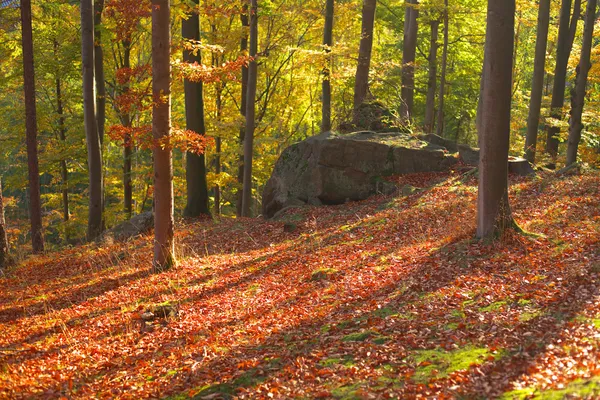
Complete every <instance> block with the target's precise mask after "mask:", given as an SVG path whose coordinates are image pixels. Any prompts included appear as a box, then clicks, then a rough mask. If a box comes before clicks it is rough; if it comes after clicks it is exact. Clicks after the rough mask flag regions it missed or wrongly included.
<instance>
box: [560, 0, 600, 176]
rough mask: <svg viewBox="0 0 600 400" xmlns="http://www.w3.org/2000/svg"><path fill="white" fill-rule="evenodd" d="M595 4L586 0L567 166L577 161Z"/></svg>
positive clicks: (572, 106)
mask: <svg viewBox="0 0 600 400" xmlns="http://www.w3.org/2000/svg"><path fill="white" fill-rule="evenodd" d="M596 6H597V0H588V3H587V9H586V15H585V28H584V31H583V45H582V47H581V57H580V59H579V66H578V67H577V70H578V74H577V79H576V83H575V88H574V91H573V96H572V102H571V123H570V127H569V142H568V146H567V166H569V165H571V164H574V163H575V162H577V148H578V147H579V141H580V140H581V131H582V130H583V123H582V122H581V115H582V114H583V105H584V103H585V89H586V86H587V78H588V73H589V71H590V68H591V67H592V64H591V62H590V55H591V51H592V40H593V37H594V24H595V22H596Z"/></svg>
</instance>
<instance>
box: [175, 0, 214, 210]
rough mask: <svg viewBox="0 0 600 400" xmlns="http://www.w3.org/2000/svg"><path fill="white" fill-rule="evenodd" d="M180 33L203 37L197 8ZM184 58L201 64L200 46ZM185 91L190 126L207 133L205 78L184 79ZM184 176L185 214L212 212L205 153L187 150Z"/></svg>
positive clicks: (188, 37)
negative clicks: (203, 79) (196, 79)
mask: <svg viewBox="0 0 600 400" xmlns="http://www.w3.org/2000/svg"><path fill="white" fill-rule="evenodd" d="M194 4H196V5H197V4H199V0H195V2H194ZM181 34H182V36H183V39H184V40H191V41H193V42H194V43H197V42H199V41H200V16H199V14H198V10H194V12H193V13H192V14H191V15H188V16H187V19H183V21H181ZM183 61H185V62H189V63H197V64H198V65H201V64H202V55H201V52H200V51H199V50H198V51H196V52H194V51H189V50H184V51H183ZM184 92H185V122H186V126H187V129H189V130H191V131H193V132H195V133H198V134H200V135H204V134H205V133H206V127H205V123H204V88H203V85H202V82H191V81H189V80H188V79H185V80H184ZM185 177H186V182H187V205H186V207H185V210H184V211H183V215H184V216H186V217H199V216H200V215H210V208H209V205H208V183H207V182H206V160H205V157H204V154H196V153H191V152H188V153H187V155H186V173H185Z"/></svg>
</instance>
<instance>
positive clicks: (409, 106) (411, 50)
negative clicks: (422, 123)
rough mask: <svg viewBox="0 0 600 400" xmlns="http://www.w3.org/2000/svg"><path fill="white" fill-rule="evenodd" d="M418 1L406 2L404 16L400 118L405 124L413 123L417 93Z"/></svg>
mask: <svg viewBox="0 0 600 400" xmlns="http://www.w3.org/2000/svg"><path fill="white" fill-rule="evenodd" d="M417 5H418V0H407V1H406V12H405V16H404V50H403V52H402V103H401V105H400V116H401V117H402V119H403V120H404V121H405V122H411V121H412V114H413V105H414V92H415V56H416V53H417V33H418V22H417V18H418V17H419V9H418V8H417Z"/></svg>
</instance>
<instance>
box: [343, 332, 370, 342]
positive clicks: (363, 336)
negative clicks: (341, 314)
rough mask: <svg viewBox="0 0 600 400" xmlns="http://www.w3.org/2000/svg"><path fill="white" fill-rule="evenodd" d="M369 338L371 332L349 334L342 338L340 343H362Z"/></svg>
mask: <svg viewBox="0 0 600 400" xmlns="http://www.w3.org/2000/svg"><path fill="white" fill-rule="evenodd" d="M371 336H373V332H371V331H364V332H355V333H351V334H349V335H346V336H344V337H343V338H342V341H344V342H364V341H365V340H367V339H368V338H370V337H371Z"/></svg>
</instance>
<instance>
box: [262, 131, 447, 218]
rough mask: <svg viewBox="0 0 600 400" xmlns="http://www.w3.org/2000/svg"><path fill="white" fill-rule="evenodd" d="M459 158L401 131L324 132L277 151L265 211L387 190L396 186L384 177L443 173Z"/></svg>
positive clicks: (337, 201)
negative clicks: (346, 133)
mask: <svg viewBox="0 0 600 400" xmlns="http://www.w3.org/2000/svg"><path fill="white" fill-rule="evenodd" d="M457 162H458V158H457V157H456V156H455V155H451V154H449V152H448V151H447V150H446V149H445V148H444V147H442V146H440V145H437V144H432V143H428V142H425V141H423V140H420V139H418V138H414V137H411V136H410V135H407V134H404V133H375V132H371V131H364V132H356V133H352V134H349V135H339V134H336V133H332V132H327V133H323V134H321V135H319V136H314V137H311V138H309V139H307V140H304V141H302V142H299V143H296V144H293V145H292V146H290V147H288V148H287V149H285V150H284V152H283V153H282V154H281V157H280V158H279V160H278V161H277V163H276V164H275V169H274V171H273V174H272V175H271V178H270V179H269V181H268V182H267V185H266V187H265V190H264V193H263V215H264V216H265V217H268V218H270V217H272V216H273V215H275V213H277V212H278V211H279V210H281V209H283V208H285V207H289V206H300V205H305V204H312V205H321V204H329V205H332V204H342V203H344V202H346V201H355V200H364V199H366V198H367V197H369V196H371V195H373V194H375V193H377V192H383V193H390V192H391V191H393V190H396V188H395V186H393V185H391V184H390V183H388V182H386V181H385V180H383V179H382V177H385V176H389V175H400V174H409V173H417V172H433V171H444V170H447V169H448V168H449V167H451V166H452V165H454V164H456V163H457Z"/></svg>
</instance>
